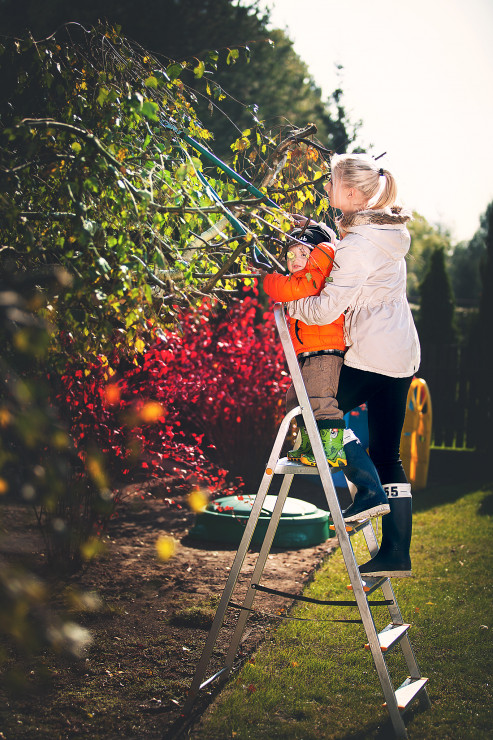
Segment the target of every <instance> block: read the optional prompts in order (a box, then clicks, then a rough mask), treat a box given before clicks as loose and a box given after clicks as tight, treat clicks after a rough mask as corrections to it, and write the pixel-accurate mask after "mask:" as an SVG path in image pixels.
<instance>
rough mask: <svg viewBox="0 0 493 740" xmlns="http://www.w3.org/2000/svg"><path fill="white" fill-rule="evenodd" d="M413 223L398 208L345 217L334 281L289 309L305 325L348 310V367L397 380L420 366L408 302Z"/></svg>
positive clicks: (346, 337) (324, 322) (345, 328)
mask: <svg viewBox="0 0 493 740" xmlns="http://www.w3.org/2000/svg"><path fill="white" fill-rule="evenodd" d="M409 218H410V214H409V213H408V212H405V211H403V210H402V209H400V208H397V207H394V208H392V209H390V208H386V209H384V210H380V211H376V210H368V211H361V212H359V213H355V214H351V215H349V216H346V217H344V218H343V219H342V220H341V222H340V226H341V229H342V230H343V231H344V232H345V234H346V235H345V236H344V238H343V239H341V241H340V242H339V244H338V246H337V251H336V255H335V262H334V267H333V268H332V272H331V278H332V282H329V283H327V284H326V286H325V288H324V289H323V290H322V292H321V294H320V295H319V296H312V297H310V298H302V299H300V300H298V301H292V302H291V303H288V304H287V306H288V313H289V315H290V316H292V317H293V318H294V319H299V320H301V321H304V322H305V323H306V324H329V323H331V322H332V321H334V320H335V319H336V318H337V317H338V316H340V314H341V313H342V312H344V311H345V312H346V314H345V322H344V331H345V339H346V345H347V352H346V356H345V359H344V362H345V364H346V365H349V366H350V367H354V368H358V369H360V370H368V371H371V372H375V373H381V374H382V375H390V376H391V377H394V378H401V377H408V376H410V375H413V374H414V373H415V372H416V371H417V370H418V367H419V362H420V348H419V340H418V334H417V332H416V327H415V326H414V321H413V317H412V314H411V309H410V308H409V304H408V301H407V297H406V262H405V259H404V257H405V255H406V254H407V252H408V251H409V246H410V242H411V238H410V235H409V231H408V230H407V227H406V221H408V220H409Z"/></svg>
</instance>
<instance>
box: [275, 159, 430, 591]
mask: <svg viewBox="0 0 493 740" xmlns="http://www.w3.org/2000/svg"><path fill="white" fill-rule="evenodd" d="M325 188H326V191H327V194H328V197H329V201H330V204H331V206H332V207H333V208H335V209H338V210H339V211H341V212H342V217H341V218H340V219H339V220H338V226H339V229H340V234H341V241H340V242H339V244H338V247H337V253H336V263H337V264H334V267H333V269H332V273H331V277H332V282H330V283H329V284H327V285H326V286H325V288H324V290H323V291H322V292H321V293H320V295H319V296H311V297H309V298H303V299H300V300H297V301H293V302H291V303H289V304H288V313H289V315H290V316H291V317H292V318H293V319H298V320H300V321H303V322H305V323H306V324H328V323H330V322H331V321H334V319H335V318H337V316H339V315H340V314H341V312H345V322H344V329H345V339H346V345H347V351H346V355H345V358H344V365H343V367H342V370H341V375H340V379H339V390H338V393H337V402H338V404H339V408H341V409H342V410H343V412H344V413H346V412H348V411H350V410H351V409H353V408H355V407H357V406H360V405H361V404H362V403H366V404H367V407H368V427H369V451H370V457H371V458H372V460H373V462H374V463H375V466H376V468H377V470H378V473H379V476H380V480H381V482H382V485H383V487H384V490H385V492H386V494H387V498H388V502H389V505H390V513H389V514H387V515H386V516H384V517H383V518H382V542H381V545H380V550H379V552H378V553H377V555H376V556H375V557H374V558H372V559H371V560H370V561H369V562H368V563H365V564H364V565H361V566H360V572H361V575H362V576H389V577H390V576H409V575H412V573H411V560H410V557H409V546H410V543H411V530H412V498H411V486H410V484H409V482H408V480H407V478H406V474H405V472H404V469H403V467H402V463H401V460H400V452H399V445H400V438H401V432H402V425H403V423H404V416H405V412H406V400H407V393H408V390H409V386H410V384H411V380H412V378H413V375H414V374H415V373H416V371H417V369H418V367H419V361H420V350H419V340H418V335H417V332H416V328H415V326H414V321H413V318H412V314H411V310H410V308H409V304H408V302H407V298H406V263H405V255H406V254H407V252H408V250H409V246H410V241H411V240H410V236H409V232H408V230H407V227H406V223H407V221H408V220H409V219H410V217H411V216H410V214H409V213H408V212H406V211H404V210H403V209H401V208H400V207H398V206H396V205H395V201H396V196H397V188H396V184H395V180H394V178H393V176H392V175H391V173H390V172H389V171H388V170H384V169H382V168H379V167H378V164H377V163H376V162H375V160H373V159H372V158H371V157H368V156H366V155H362V154H342V155H334V156H333V158H332V160H331V180H330V181H329V182H328V183H327V184H326V186H325ZM298 220H299V222H300V223H303V222H304V221H305V219H304V218H303V217H301V218H299V219H298Z"/></svg>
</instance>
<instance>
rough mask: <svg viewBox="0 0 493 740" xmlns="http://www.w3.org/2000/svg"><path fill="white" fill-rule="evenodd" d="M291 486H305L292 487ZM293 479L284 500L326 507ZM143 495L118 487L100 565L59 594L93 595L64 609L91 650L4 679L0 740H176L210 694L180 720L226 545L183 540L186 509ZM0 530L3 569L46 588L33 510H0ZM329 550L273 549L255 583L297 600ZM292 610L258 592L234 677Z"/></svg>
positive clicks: (237, 595) (51, 658) (221, 646)
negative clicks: (170, 550)
mask: <svg viewBox="0 0 493 740" xmlns="http://www.w3.org/2000/svg"><path fill="white" fill-rule="evenodd" d="M299 478H302V479H305V480H304V481H300V483H299V484H298V488H296V487H295V483H297V479H299ZM297 479H295V483H293V488H292V491H291V493H290V495H291V496H295V497H297V498H303V499H304V500H308V501H311V502H313V503H316V504H317V505H318V506H320V507H321V508H327V507H326V504H325V502H324V501H323V498H322V496H321V490H320V489H317V488H316V486H315V485H314V484H313V483H310V479H308V478H307V476H297ZM143 489H145V486H144V487H143V486H142V485H141V486H134V487H131V488H129V489H127V491H126V497H125V498H124V501H123V503H122V504H121V506H120V508H119V511H118V516H117V517H115V518H113V519H112V520H111V521H110V524H109V528H108V531H107V533H106V535H105V537H104V542H105V545H106V548H105V552H104V553H103V555H102V556H100V557H99V558H97V559H94V560H92V561H91V562H90V563H89V564H88V565H87V566H85V568H84V569H83V570H82V571H80V572H78V573H77V574H75V575H72V576H70V577H69V578H67V579H65V583H64V586H65V588H66V587H67V586H69V587H70V590H71V591H72V593H73V592H74V591H75V592H79V591H80V592H82V593H87V592H89V593H95V594H97V595H98V599H99V608H98V609H96V610H95V611H89V612H88V611H81V610H80V608H77V607H73V606H72V612H71V613H70V615H69V616H70V619H71V620H72V621H73V622H76V623H78V624H81V625H83V626H85V627H86V628H87V629H89V630H90V632H91V635H92V643H91V645H90V646H89V647H88V648H87V649H86V651H85V652H84V654H83V655H82V656H81V657H80V658H78V659H72V660H70V659H68V658H67V657H65V656H63V655H58V656H57V655H53V653H51V652H45V653H43V654H40V655H37V656H36V657H32V656H27V657H24V658H22V661H23V662H22V665H23V674H24V675H23V676H21V677H20V678H21V679H23V680H21V681H20V683H19V681H17V682H16V681H12V680H11V678H12V676H11V675H10V676H9V681H7V682H6V686H7V690H6V693H5V695H3V696H2V694H4V691H3V689H2V691H1V692H0V703H2V704H4V706H5V707H6V709H5V710H1V713H0V740H1V739H3V738H8V739H9V740H11V738H33V740H34V738H36V740H38V739H39V738H50V739H52V738H59V739H60V740H62V739H64V738H74V737H90V738H105V739H106V738H110V739H112V738H115V739H116V738H121V737H125V738H144V737H145V738H178V737H184V736H186V734H187V730H188V729H189V728H190V727H191V726H192V725H193V723H194V722H195V721H197V720H198V719H199V718H200V716H201V714H202V713H203V711H204V710H205V708H206V707H207V706H208V705H209V704H210V702H211V701H212V700H213V699H214V696H215V695H216V694H217V691H219V690H220V687H219V686H216V684H217V682H214V683H212V684H210V685H209V686H207V687H206V688H204V689H203V690H202V691H201V692H200V694H199V697H198V698H197V700H196V702H195V704H194V707H193V709H192V711H191V713H190V714H189V716H184V714H183V703H184V701H185V699H186V696H187V692H188V689H189V686H190V683H191V681H192V678H193V676H194V673H195V669H196V667H197V663H198V661H199V659H200V656H201V653H202V650H203V647H204V644H205V640H206V637H207V634H208V631H209V628H210V626H211V623H212V619H213V617H214V614H215V609H216V606H217V603H218V601H219V598H220V596H221V593H222V590H223V588H224V586H225V584H226V579H227V577H228V571H229V569H230V567H231V564H232V562H233V559H234V556H235V553H236V546H234V545H221V544H218V543H216V542H199V541H195V540H193V539H191V538H190V537H189V536H188V532H189V529H190V528H191V526H192V525H193V523H194V520H195V514H194V513H193V512H191V511H190V509H189V508H188V507H187V505H186V501H185V499H180V498H176V499H175V502H176V503H175V504H174V505H169V503H167V502H166V500H165V499H164V496H163V495H162V494H161V491H160V486H159V482H158V481H153V484H152V487H151V486H148V487H147V490H145V491H144V492H143ZM322 495H323V494H322ZM0 526H1V529H2V530H3V533H2V536H1V537H0V559H1V561H4V562H5V561H7V562H18V561H19V560H26V559H28V561H29V564H30V566H31V567H32V566H33V564H34V568H35V570H37V571H38V572H39V574H40V575H41V576H42V577H43V578H44V579H45V580H46V579H48V581H50V572H49V569H48V567H47V565H46V564H45V561H44V559H43V552H42V549H43V548H42V540H41V538H40V535H39V532H38V530H37V527H36V522H35V520H34V517H33V515H32V513H31V510H30V509H26V508H25V507H19V506H15V505H3V506H2V507H1V508H0ZM163 535H168V536H170V537H173V538H174V539H175V540H176V542H177V547H176V551H175V554H174V555H173V557H171V558H170V559H169V560H167V561H165V562H164V561H162V560H159V558H158V557H157V551H156V541H157V539H158V537H161V536H163ZM335 546H336V540H335V539H332V538H331V539H329V540H327V541H326V542H324V543H323V544H320V545H316V546H314V547H308V548H303V549H299V550H287V549H286V550H281V549H272V551H271V553H270V554H269V556H268V560H267V563H266V567H265V570H264V574H263V576H262V583H263V585H265V586H270V587H273V588H276V589H278V590H281V591H287V592H289V593H293V594H298V593H300V592H301V591H302V589H303V587H304V585H305V584H306V583H307V582H308V581H309V580H310V579H311V577H312V576H313V573H314V572H315V570H316V569H317V568H318V567H319V566H320V564H321V563H322V562H323V560H324V558H325V557H326V556H327V554H328V553H329V552H331V551H332V550H333V549H334V547H335ZM257 554H258V548H256V549H252V550H250V551H249V553H248V554H247V557H246V559H245V563H244V566H243V569H242V573H241V574H240V578H239V579H238V585H237V589H236V590H235V592H234V594H233V599H232V600H233V601H235V602H236V603H238V602H240V603H241V600H242V596H243V594H244V593H245V591H246V588H247V585H248V583H249V579H250V576H251V573H252V571H253V567H254V565H255V562H256V558H257ZM51 581H52V582H55V583H57V585H58V592H57V594H56V596H55V597H54V603H55V605H56V606H58V604H59V602H60V599H61V595H62V591H61V589H60V586H59V581H57V580H56V579H53V578H52V579H51ZM72 603H73V599H72ZM292 603H293V602H292V600H289V599H288V600H286V599H283V598H280V597H279V596H276V595H272V594H266V593H261V594H259V596H258V597H257V599H256V601H255V604H254V606H255V610H256V611H255V613H253V614H252V615H251V616H250V618H249V620H248V622H247V625H246V629H245V632H244V635H243V641H242V644H241V646H240V649H239V652H238V655H237V659H236V664H235V669H237V668H238V667H239V666H240V665H242V663H243V662H244V661H245V660H248V659H252V656H253V654H254V652H255V650H256V649H257V648H258V646H259V645H260V644H261V643H262V641H263V640H265V639H268V637H269V634H270V633H271V631H272V630H274V629H275V628H276V626H277V625H278V624H279V623H280V621H281V619H282V618H283V617H284V616H286V615H287V614H288V612H289V608H290V606H291V605H292ZM238 614H239V611H238V610H237V609H234V608H230V609H228V611H227V614H226V617H225V621H224V625H223V628H222V629H221V630H220V632H219V635H218V640H217V643H216V649H215V651H214V654H213V657H212V659H211V662H210V665H209V667H208V670H207V672H206V677H208V676H210V675H212V674H213V673H214V672H215V671H216V670H218V669H219V668H221V667H222V666H223V664H224V656H225V653H226V651H227V648H228V646H229V643H230V640H231V635H232V628H233V627H234V625H235V623H236V619H237V617H238ZM10 662H11V659H9V660H7V670H8V668H9V663H10ZM12 675H13V674H12ZM16 686H17V690H15V688H16ZM4 702H5V703H4Z"/></svg>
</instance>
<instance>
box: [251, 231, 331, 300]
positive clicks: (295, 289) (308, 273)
mask: <svg viewBox="0 0 493 740" xmlns="http://www.w3.org/2000/svg"><path fill="white" fill-rule="evenodd" d="M333 261H334V249H333V247H332V246H331V245H330V244H329V243H328V242H323V243H322V244H318V245H317V246H316V247H314V249H313V250H312V252H311V254H310V257H309V258H308V262H307V263H306V265H305V267H304V268H303V270H299V271H298V272H295V273H293V274H292V275H280V274H279V273H278V272H273V273H271V274H270V275H266V276H265V277H264V282H263V288H264V290H265V292H266V293H267V295H268V296H270V297H271V298H273V299H274V300H275V301H282V302H283V303H284V302H286V301H296V300H297V299H298V298H308V296H311V295H318V293H320V291H321V290H322V288H323V286H324V283H325V278H326V277H328V275H329V274H330V271H331V270H332V264H333Z"/></svg>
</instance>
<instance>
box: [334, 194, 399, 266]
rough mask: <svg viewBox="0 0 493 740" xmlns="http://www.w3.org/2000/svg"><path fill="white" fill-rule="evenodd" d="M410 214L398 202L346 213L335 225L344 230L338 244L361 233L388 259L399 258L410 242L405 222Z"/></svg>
mask: <svg viewBox="0 0 493 740" xmlns="http://www.w3.org/2000/svg"><path fill="white" fill-rule="evenodd" d="M411 218H412V214H411V213H410V212H409V211H407V210H404V209H403V208H401V207H399V206H393V207H392V208H382V209H381V210H378V211H377V210H374V209H368V210H366V211H357V212H356V213H350V214H347V215H345V216H343V217H342V218H341V220H340V221H339V222H338V225H339V228H340V229H341V231H342V232H344V233H345V237H344V238H343V239H342V241H341V242H340V246H341V247H342V245H345V244H348V240H351V241H352V240H354V239H356V240H357V239H359V238H361V237H362V238H363V239H364V240H365V242H364V243H366V242H371V243H372V244H373V246H374V247H376V248H377V249H378V250H381V251H383V252H385V254H386V255H387V256H388V257H389V259H391V260H400V259H402V258H403V257H405V256H406V254H407V253H408V251H409V247H410V245H411V237H410V235H409V231H408V229H407V226H406V224H407V222H408V221H409V220H410V219H411ZM364 243H363V244H364ZM336 259H337V257H336Z"/></svg>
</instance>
